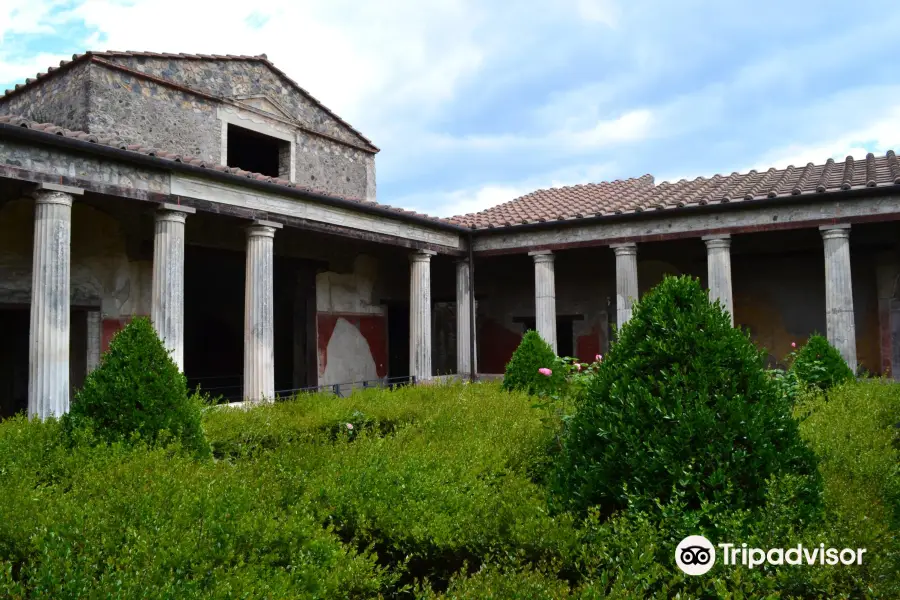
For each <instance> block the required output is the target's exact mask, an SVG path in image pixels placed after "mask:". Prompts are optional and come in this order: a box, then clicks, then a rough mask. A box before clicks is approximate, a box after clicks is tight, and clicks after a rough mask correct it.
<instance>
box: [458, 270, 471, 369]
mask: <svg viewBox="0 0 900 600" xmlns="http://www.w3.org/2000/svg"><path fill="white" fill-rule="evenodd" d="M469 274H470V270H469V261H468V260H461V261H459V262H457V263H456V374H457V375H458V376H459V377H470V376H471V375H472V370H473V369H474V368H475V366H474V365H475V357H474V356H472V349H473V344H472V318H473V317H472V293H473V290H472V289H471V285H470V283H471V280H470V278H469Z"/></svg>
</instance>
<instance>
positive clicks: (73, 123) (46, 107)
mask: <svg viewBox="0 0 900 600" xmlns="http://www.w3.org/2000/svg"><path fill="white" fill-rule="evenodd" d="M89 89H90V67H89V65H88V64H86V63H82V64H78V65H74V66H72V67H69V68H68V69H66V70H65V71H64V72H62V73H59V74H57V75H55V76H53V77H48V78H45V79H44V80H42V81H41V83H38V84H36V85H33V86H32V87H30V88H29V89H28V90H26V91H24V92H21V93H19V94H16V95H14V96H12V97H11V98H8V99H2V98H0V115H18V116H20V117H24V118H26V119H31V120H33V121H38V122H40V123H53V124H55V125H59V126H60V127H65V128H67V129H74V130H76V131H88V129H87V127H88V112H89V108H88V97H89Z"/></svg>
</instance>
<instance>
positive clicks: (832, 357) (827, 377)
mask: <svg viewBox="0 0 900 600" xmlns="http://www.w3.org/2000/svg"><path fill="white" fill-rule="evenodd" d="M790 370H791V372H793V373H794V375H796V376H797V379H799V380H800V381H801V382H802V383H804V384H806V385H808V386H811V387H816V388H818V389H820V390H827V389H829V388H831V387H834V386H836V385H839V384H841V383H844V382H846V381H850V380H852V379H853V377H854V375H853V371H851V370H850V367H849V366H848V365H847V362H846V361H845V360H844V357H843V356H841V353H840V352H838V351H837V348H835V347H834V346H832V345H831V344H830V343H828V340H827V339H825V338H824V337H823V336H821V335H813V336H810V338H809V340H808V341H807V342H806V344H804V345H803V347H802V348H800V350H799V351H797V356H796V357H795V358H794V362H793V364H791V369H790Z"/></svg>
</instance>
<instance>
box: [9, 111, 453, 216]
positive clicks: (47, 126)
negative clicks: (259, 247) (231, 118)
mask: <svg viewBox="0 0 900 600" xmlns="http://www.w3.org/2000/svg"><path fill="white" fill-rule="evenodd" d="M0 124H5V125H14V126H18V127H25V128H27V129H31V130H33V131H40V132H43V133H46V134H47V135H58V136H63V137H67V138H72V139H76V140H80V141H83V142H91V143H94V144H99V145H102V146H109V147H111V148H117V149H119V150H124V151H127V152H133V153H135V154H142V155H145V156H155V157H157V158H161V159H164V160H170V161H172V162H175V163H184V164H189V165H193V166H195V167H200V168H205V169H210V170H212V171H219V172H222V173H229V174H231V175H234V176H236V177H246V178H248V179H255V180H257V181H265V182H269V183H274V184H277V185H282V186H284V187H288V188H294V189H297V190H301V191H303V192H309V193H312V194H317V195H320V196H329V197H331V198H334V199H336V200H344V201H348V202H356V203H358V204H365V205H369V206H378V207H381V208H385V209H388V210H390V211H393V212H396V213H398V214H404V215H410V216H415V217H421V218H425V219H429V220H431V221H434V222H436V223H445V224H447V223H450V220H449V219H442V218H439V217H432V216H430V215H425V214H422V213H417V212H415V211H412V210H406V209H403V208H399V207H396V206H390V205H388V204H380V203H378V202H373V201H371V200H366V199H363V198H350V197H345V196H335V195H334V194H330V193H328V192H323V191H321V190H316V189H313V188H308V187H305V186H302V185H297V184H295V183H291V182H290V181H288V180H287V179H281V178H278V177H269V176H268V175H262V174H260V173H252V172H250V171H244V170H243V169H238V168H235V167H226V166H224V165H220V164H218V163H212V162H207V161H203V160H201V159H199V158H194V157H191V156H183V155H181V154H175V153H173V152H166V151H165V150H162V149H159V148H151V147H147V146H140V145H137V144H129V143H128V142H127V141H124V140H121V139H118V138H111V137H104V136H98V135H95V134H91V133H86V132H84V131H73V130H71V129H65V128H63V127H59V126H57V125H53V124H52V123H37V122H35V121H30V120H28V119H23V118H22V117H17V116H14V115H0Z"/></svg>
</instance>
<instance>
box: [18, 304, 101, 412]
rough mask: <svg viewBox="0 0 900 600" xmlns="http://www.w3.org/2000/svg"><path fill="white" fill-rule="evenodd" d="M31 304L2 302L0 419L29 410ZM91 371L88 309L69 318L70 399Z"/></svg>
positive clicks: (73, 311) (80, 309) (73, 313)
mask: <svg viewBox="0 0 900 600" xmlns="http://www.w3.org/2000/svg"><path fill="white" fill-rule="evenodd" d="M30 329H31V308H30V307H29V306H20V305H19V306H2V305H0V418H6V417H11V416H13V415H15V414H16V413H19V412H23V411H27V410H28V342H29V333H30V331H29V330H30ZM86 371H87V311H86V310H85V309H83V308H73V309H72V312H71V315H70V317H69V386H70V390H69V402H70V403H71V402H73V401H74V400H75V393H76V392H77V391H78V390H79V389H80V388H81V387H82V386H83V385H84V379H85V376H86Z"/></svg>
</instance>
